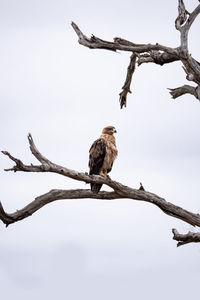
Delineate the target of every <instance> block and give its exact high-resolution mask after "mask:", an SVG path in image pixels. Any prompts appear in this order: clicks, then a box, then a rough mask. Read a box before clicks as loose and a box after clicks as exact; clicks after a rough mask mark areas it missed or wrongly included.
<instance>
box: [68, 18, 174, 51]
mask: <svg viewBox="0 0 200 300" xmlns="http://www.w3.org/2000/svg"><path fill="white" fill-rule="evenodd" d="M71 25H72V27H73V28H74V30H75V32H76V34H77V35H78V37H79V44H81V45H83V46H85V47H88V48H90V49H106V50H112V51H116V50H122V51H129V52H138V53H143V52H148V51H151V50H161V51H166V52H167V53H169V54H173V55H176V54H177V51H176V49H173V48H170V47H166V46H163V45H160V44H158V43H156V44H155V45H152V44H135V43H132V42H129V41H127V40H124V39H122V38H114V42H108V41H105V40H102V39H100V38H98V37H96V36H94V35H92V36H91V38H90V39H89V38H88V37H86V36H85V35H84V34H83V33H82V32H81V30H80V29H79V27H78V26H77V25H76V24H75V23H74V22H72V24H71Z"/></svg>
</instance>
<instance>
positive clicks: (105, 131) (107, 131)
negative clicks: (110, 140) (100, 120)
mask: <svg viewBox="0 0 200 300" xmlns="http://www.w3.org/2000/svg"><path fill="white" fill-rule="evenodd" d="M116 132H117V130H116V129H115V127H114V126H106V127H105V128H104V129H103V130H102V134H109V135H113V134H114V133H116Z"/></svg>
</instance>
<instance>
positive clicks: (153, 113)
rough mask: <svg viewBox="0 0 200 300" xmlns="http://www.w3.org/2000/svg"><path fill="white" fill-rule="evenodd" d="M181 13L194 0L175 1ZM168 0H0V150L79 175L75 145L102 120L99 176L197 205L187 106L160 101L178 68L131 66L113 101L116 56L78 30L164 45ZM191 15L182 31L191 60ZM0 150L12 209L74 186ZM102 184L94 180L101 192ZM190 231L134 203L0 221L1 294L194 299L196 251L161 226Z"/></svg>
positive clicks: (192, 122)
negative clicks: (80, 37)
mask: <svg viewBox="0 0 200 300" xmlns="http://www.w3.org/2000/svg"><path fill="white" fill-rule="evenodd" d="M185 3H186V6H187V8H188V10H191V9H192V8H194V7H195V6H196V5H197V4H198V1H196V0H193V1H185ZM176 16H177V1H158V0H151V1H145V2H144V1H143V2H142V1H134V0H132V1H128V0H124V1H116V0H115V1H91V0H88V1H80V0H76V1H74V0H73V1H72V0H69V1H61V0H52V1H50V0H49V1H47V0H46V1H44V0H40V1H39V0H34V1H32V0H26V1H25V0H24V1H22V0H18V1H14V0H4V1H3V0H0V23H1V26H0V39H1V47H0V65H1V68H0V97H1V118H0V122H1V128H2V130H1V133H0V135H1V144H0V146H1V147H0V148H1V150H8V151H10V152H11V153H12V154H13V155H15V156H17V157H19V158H21V159H22V160H23V161H24V162H26V163H34V162H36V161H35V159H34V158H33V156H32V155H31V153H30V151H29V147H28V143H27V133H28V132H31V133H32V135H33V138H34V140H35V143H36V145H37V147H38V148H39V150H40V151H41V152H42V153H43V154H44V155H45V156H46V157H48V158H49V159H50V160H52V161H53V162H55V163H58V164H61V165H63V166H66V167H69V168H72V169H75V170H80V171H88V166H87V165H88V149H89V148H90V145H91V143H92V141H93V140H94V139H96V138H97V137H98V136H99V135H100V133H101V130H102V128H103V127H104V126H106V125H111V124H112V125H115V126H116V128H117V131H118V133H117V136H116V139H117V145H118V149H119V156H118V159H117V160H116V162H115V165H114V168H113V170H112V173H111V177H112V178H113V179H115V180H117V181H120V182H122V183H125V184H127V185H129V186H132V187H139V182H140V181H141V182H143V184H144V186H145V188H146V189H147V190H149V191H151V192H153V193H156V194H158V195H160V196H162V197H165V198H166V200H167V201H170V202H173V203H174V204H177V205H180V206H182V207H184V208H186V209H188V210H191V211H193V212H200V203H199V197H198V188H199V179H200V174H199V168H198V167H199V163H200V159H199V153H200V143H199V134H200V123H199V120H200V105H199V102H198V101H196V100H195V99H194V98H192V97H191V96H189V95H186V96H184V97H182V98H180V99H177V100H176V101H174V100H172V99H170V95H169V93H168V90H167V88H168V87H172V88H173V87H177V86H180V85H182V84H184V83H186V79H185V74H184V72H183V70H182V67H181V65H180V63H174V64H171V65H166V66H163V67H159V66H154V65H151V64H148V65H142V66H141V67H140V68H138V69H137V70H136V73H135V74H134V77H133V83H132V92H133V93H132V94H131V95H129V97H128V103H127V108H126V109H123V110H120V109H119V102H118V94H119V92H120V91H121V87H122V85H123V83H124V80H125V75H126V68H127V66H128V62H129V54H128V53H117V54H116V53H110V52H108V51H104V50H90V49H87V48H84V47H82V46H81V45H79V44H78V42H77V36H76V34H75V33H74V31H73V29H72V27H71V25H70V23H71V21H75V22H76V23H77V24H78V25H79V27H80V28H81V29H82V30H83V32H84V33H85V34H87V35H88V36H89V35H90V34H95V35H97V36H99V37H101V38H104V39H107V40H112V38H113V37H116V36H120V37H124V38H126V39H129V40H132V41H135V42H143V43H145V42H152V43H153V42H160V43H161V44H166V45H172V46H177V45H178V44H179V34H178V32H177V31H176V30H175V28H174V20H175V18H176ZM199 25H200V18H198V19H197V20H196V21H195V23H194V24H193V26H192V28H191V32H190V52H191V53H192V54H193V55H194V56H195V58H196V59H198V60H200V57H199V39H198V37H199ZM9 166H12V163H11V162H10V161H9V160H8V159H7V158H6V157H5V156H3V155H1V156H0V172H1V181H0V185H1V201H2V203H3V206H4V207H5V209H6V210H7V211H9V212H13V211H15V210H16V209H20V208H22V207H24V206H25V205H26V204H27V203H29V202H30V201H32V200H33V199H34V198H35V197H36V196H38V195H40V194H43V193H46V192H47V191H49V190H50V189H52V188H62V189H65V188H66V189H71V188H88V186H86V185H85V184H84V183H80V182H75V181H72V180H70V179H68V178H64V177H63V178H62V177H61V176H60V177H59V176H56V175H54V174H25V173H15V174H14V173H13V174H12V173H8V172H4V171H3V169H4V168H8V167H9ZM104 188H105V187H104ZM174 227H175V228H177V229H178V230H179V231H180V232H187V231H188V230H193V229H192V228H191V226H189V225H187V224H186V223H183V222H181V221H179V220H176V219H173V218H170V217H168V216H166V215H164V214H163V213H162V212H161V211H160V210H159V209H158V208H156V207H154V206H151V205H150V204H148V203H140V202H138V201H131V200H126V199H125V200H117V201H111V202H109V201H97V200H67V201H57V202H55V203H52V204H50V205H48V206H46V207H44V208H42V209H41V210H40V211H38V212H37V213H35V214H34V215H33V216H32V217H30V218H27V219H25V220H23V221H21V222H18V223H16V224H13V225H10V226H9V227H8V228H5V227H4V225H3V223H1V224H0V236H1V238H0V282H1V295H2V297H4V298H5V297H6V299H8V300H10V299H13V296H15V298H17V299H18V298H19V299H22V300H24V299H27V297H28V298H29V299H30V300H32V299H36V298H38V299H42V298H44V297H45V298H48V299H50V300H51V299H52V300H53V299H58V298H59V299H61V300H62V299H66V298H67V299H70V300H78V299H87V300H93V299H95V300H96V299H97V300H99V299H105V300H108V299H109V300H110V299H116V300H121V299H126V300H129V299H133V298H135V299H142V300H143V299H145V300H146V299H154V300H160V299H164V300H165V299H166V300H167V299H169V298H181V299H183V300H185V299H188V298H195V297H196V296H197V293H198V290H199V288H198V287H199V279H200V263H199V261H200V246H199V245H198V244H197V245H195V244H194V245H187V246H184V247H182V248H178V249H177V248H176V243H175V242H174V241H173V240H172V233H171V229H172V228H174Z"/></svg>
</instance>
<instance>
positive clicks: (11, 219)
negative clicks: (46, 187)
mask: <svg viewBox="0 0 200 300" xmlns="http://www.w3.org/2000/svg"><path fill="white" fill-rule="evenodd" d="M28 141H29V146H30V150H31V152H32V154H33V155H34V156H35V157H36V159H37V160H38V161H39V162H40V164H39V165H33V164H31V165H25V164H24V163H23V162H22V161H21V160H20V159H18V158H15V157H14V156H12V155H11V154H10V153H9V152H7V151H2V153H3V154H4V155H6V156H8V157H9V158H10V159H11V160H12V161H14V162H15V165H14V166H13V167H12V168H9V169H5V171H14V172H18V171H22V172H51V173H57V174H60V175H62V176H66V177H69V178H72V179H74V180H78V181H83V182H85V183H98V184H105V185H107V186H109V187H110V188H112V189H113V191H111V192H106V191H102V192H99V193H98V194H96V193H93V192H92V191H91V190H88V189H75V190H58V189H54V190H51V191H49V192H48V193H46V194H44V195H41V196H39V197H37V198H35V200H34V201H32V202H31V203H29V204H28V205H27V206H25V207H24V208H22V209H20V210H17V211H16V212H14V213H6V212H5V210H4V208H3V206H2V204H1V202H0V219H1V221H2V222H3V223H4V224H5V225H6V226H8V225H10V224H12V223H15V222H17V221H20V220H23V219H25V218H27V217H29V216H31V215H32V214H33V213H34V212H36V211H37V210H39V209H40V208H42V207H43V206H44V205H46V204H48V203H50V202H53V201H56V200H61V199H85V198H91V199H100V200H115V199H132V200H138V201H145V202H149V203H151V204H154V205H156V206H157V207H159V208H160V209H161V210H162V211H163V212H164V213H165V214H167V215H169V216H171V217H174V218H178V219H180V220H182V221H184V222H186V223H188V224H190V225H192V226H198V227H200V215H199V214H194V213H192V212H190V211H187V210H185V209H183V208H181V207H179V206H176V205H174V204H172V203H170V202H167V201H166V200H165V199H163V198H162V197H159V196H157V195H156V194H153V193H150V192H147V191H145V190H144V187H143V186H142V184H141V185H140V188H139V189H133V188H130V187H128V186H126V185H123V184H121V183H119V182H116V181H113V180H110V179H108V178H104V177H102V176H98V175H88V173H81V172H78V171H74V170H70V169H68V168H66V167H63V166H59V165H57V164H55V163H53V162H51V161H50V160H48V159H47V158H46V157H45V156H44V155H42V154H41V153H40V152H39V151H38V149H37V148H36V146H35V143H34V141H33V138H32V136H31V134H29V135H28ZM172 231H173V234H174V237H173V239H175V240H177V241H179V243H178V244H177V246H180V245H184V244H186V243H191V242H200V234H199V233H192V232H188V233H187V234H186V235H182V234H179V233H178V231H177V230H176V229H172Z"/></svg>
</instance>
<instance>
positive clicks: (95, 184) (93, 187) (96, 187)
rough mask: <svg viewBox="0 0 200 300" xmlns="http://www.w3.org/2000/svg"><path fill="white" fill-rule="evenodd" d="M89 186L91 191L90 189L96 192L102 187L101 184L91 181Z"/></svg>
mask: <svg viewBox="0 0 200 300" xmlns="http://www.w3.org/2000/svg"><path fill="white" fill-rule="evenodd" d="M90 186H91V191H92V192H93V193H96V194H98V192H99V191H100V189H101V187H102V184H98V183H91V184H90Z"/></svg>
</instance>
